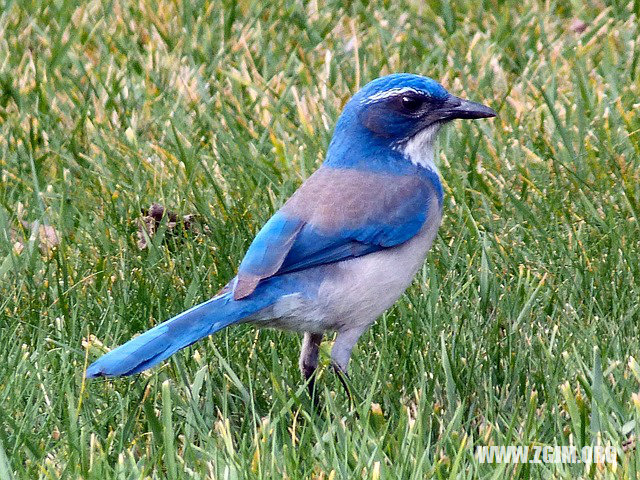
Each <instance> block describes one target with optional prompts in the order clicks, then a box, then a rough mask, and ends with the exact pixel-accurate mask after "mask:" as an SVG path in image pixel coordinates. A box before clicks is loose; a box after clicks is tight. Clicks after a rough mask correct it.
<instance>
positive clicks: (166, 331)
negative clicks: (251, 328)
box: [86, 293, 263, 378]
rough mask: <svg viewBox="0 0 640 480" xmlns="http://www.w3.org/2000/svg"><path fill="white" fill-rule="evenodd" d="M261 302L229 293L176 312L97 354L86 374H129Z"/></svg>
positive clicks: (242, 315) (235, 319)
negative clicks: (102, 354)
mask: <svg viewBox="0 0 640 480" xmlns="http://www.w3.org/2000/svg"><path fill="white" fill-rule="evenodd" d="M257 303H262V302H255V301H254V302H252V301H246V302H243V301H235V300H233V299H232V297H231V295H230V294H229V293H227V294H223V295H220V296H217V297H214V298H212V299H211V300H209V301H207V302H204V303H201V304H200V305H196V306H195V307H193V308H191V309H189V310H187V311H186V312H183V313H181V314H179V315H176V316H175V317H173V318H172V319H170V320H167V321H166V322H164V323H161V324H160V325H157V326H156V327H154V328H152V329H151V330H149V331H147V332H145V333H143V334H142V335H140V336H138V337H136V338H134V339H132V340H129V341H128V342H127V343H125V344H124V345H121V346H120V347H118V348H116V349H115V350H112V351H111V352H109V353H107V354H106V355H104V356H102V357H100V358H99V359H98V360H96V361H95V362H94V363H92V364H91V365H90V366H89V368H87V372H86V377H87V378H95V377H119V376H123V375H133V374H134V373H139V372H141V371H143V370H146V369H147V368H151V367H153V366H154V365H157V364H158V363H160V362H162V361H163V360H166V359H167V358H169V357H170V356H171V355H173V354H174V353H176V352H177V351H178V350H180V349H182V348H184V347H187V346H189V345H191V344H192V343H194V342H196V341H198V340H200V339H201V338H204V337H206V336H208V335H211V334H212V333H215V332H217V331H218V330H222V329H223V328H224V327H226V326H228V325H231V324H233V323H237V322H239V321H242V320H243V319H244V318H246V317H247V316H249V315H251V314H252V313H255V312H256V311H257V310H258V309H259V308H261V307H262V306H263V305H257Z"/></svg>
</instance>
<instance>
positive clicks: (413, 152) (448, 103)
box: [328, 73, 496, 166]
mask: <svg viewBox="0 0 640 480" xmlns="http://www.w3.org/2000/svg"><path fill="white" fill-rule="evenodd" d="M495 115H496V112H495V111H494V110H493V109H491V108H489V107H487V106H485V105H482V104H480V103H475V102H471V101H469V100H464V99H462V98H459V97H456V96H455V95H452V94H450V93H449V92H447V90H446V89H445V88H444V87H443V86H442V85H440V84H439V83H438V82H436V81H434V80H432V79H431V78H428V77H423V76H420V75H413V74H408V73H396V74H392V75H387V76H385V77H380V78H377V79H376V80H373V81H371V82H369V83H368V84H367V85H365V86H364V87H363V88H362V89H361V90H360V91H359V92H358V93H356V94H355V95H354V96H353V98H351V100H350V101H349V102H348V103H347V105H346V106H345V108H344V110H343V112H342V115H341V116H340V119H339V120H338V123H337V125H336V129H335V132H334V138H333V140H332V145H331V147H330V151H329V157H328V160H331V162H332V163H338V164H339V163H340V162H347V163H350V162H354V161H356V160H357V159H356V158H355V157H359V156H360V155H362V157H363V158H362V159H360V160H359V163H360V162H362V161H366V157H369V158H371V157H372V153H378V155H379V153H380V150H381V149H382V150H384V149H385V148H390V149H392V150H393V151H396V152H401V153H403V154H404V156H405V157H407V159H408V160H410V161H411V162H412V163H414V164H424V165H423V166H426V164H431V163H432V162H433V143H434V141H435V137H436V135H437V133H438V131H439V130H440V127H441V126H442V125H443V124H445V123H447V122H450V121H451V120H454V119H456V118H466V119H473V118H486V117H494V116H495ZM332 150H333V152H332ZM336 150H337V151H336ZM347 152H350V154H349V155H348V156H347V157H345V154H346V153H347Z"/></svg>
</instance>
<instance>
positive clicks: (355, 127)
mask: <svg viewBox="0 0 640 480" xmlns="http://www.w3.org/2000/svg"><path fill="white" fill-rule="evenodd" d="M495 115H496V113H495V112H494V111H493V110H492V109H491V108H489V107H486V106H484V105H481V104H479V103H474V102H470V101H468V100H463V99H461V98H458V97H456V96H454V95H451V94H450V93H449V92H447V91H446V90H445V89H444V87H442V86H441V85H440V84H439V83H437V82H435V81H434V80H432V79H430V78H427V77H422V76H419V75H412V74H406V73H401V74H393V75H388V76H385V77H381V78H378V79H376V80H373V81H372V82H370V83H368V84H367V85H365V86H364V88H362V89H361V90H360V91H359V92H358V93H356V94H355V95H354V96H353V98H351V100H350V101H349V102H348V103H347V104H346V106H345V108H344V110H343V112H342V115H341V116H340V118H339V119H338V123H337V124H336V127H335V132H334V134H333V138H332V140H331V143H330V145H329V150H328V152H327V156H326V159H325V161H324V163H323V164H322V166H321V167H320V168H319V169H318V170H317V171H316V172H315V173H313V174H312V175H311V176H310V177H309V178H308V179H307V180H306V181H305V182H304V183H303V184H302V186H301V187H300V188H299V189H298V190H297V191H296V192H295V193H294V194H293V196H292V197H291V198H290V199H289V200H288V201H287V202H286V203H285V204H284V205H283V206H282V208H281V209H280V210H278V211H277V212H276V213H275V214H274V215H273V217H271V219H270V220H269V221H268V222H267V223H266V224H265V225H264V227H262V230H260V231H259V232H258V234H257V235H256V237H255V239H254V240H253V243H252V244H251V246H250V247H249V249H248V251H247V253H246V255H245V257H244V259H243V260H242V263H241V264H240V267H239V268H238V274H237V275H236V276H235V278H233V279H232V280H231V281H230V282H229V283H228V284H227V285H226V286H225V287H224V288H223V289H222V290H221V291H220V292H219V293H218V294H217V295H216V296H215V297H213V298H212V299H210V300H208V301H206V302H204V303H202V304H200V305H197V306H195V307H193V308H191V309H190V310H187V311H186V312H183V313H181V314H179V315H177V316H175V317H173V318H172V319H170V320H167V321H166V322H164V323H162V324H160V325H158V326H156V327H155V328H152V329H151V330H149V331H147V332H145V333H143V334H142V335H140V336H138V337H136V338H134V339H132V340H130V341H129V342H127V343H125V344H124V345H122V346H120V347H118V348H116V349H115V350H113V351H111V352H109V353H107V354H106V355H104V356H103V357H101V358H100V359H98V360H97V361H96V362H94V363H93V364H92V365H91V366H89V368H88V369H87V372H86V376H87V377H88V378H93V377H100V376H108V377H112V376H121V375H132V374H134V373H138V372H141V371H143V370H145V369H147V368H150V367H152V366H154V365H156V364H158V363H160V362H162V361H163V360H165V359H166V358H168V357H169V356H171V355H173V354H174V353H175V352H177V351H178V350H180V349H182V348H184V347H186V346H188V345H191V344H192V343H194V342H196V341H197V340H199V339H201V338H203V337H206V336H207V335H211V334H213V333H215V332H217V331H219V330H221V329H223V328H224V327H227V326H229V325H232V324H237V323H244V322H249V323H252V324H254V325H256V326H258V327H276V328H281V329H285V330H293V331H296V332H301V333H303V334H304V338H303V342H302V352H301V354H300V362H299V365H300V370H301V371H302V373H303V375H304V376H305V378H306V379H307V381H308V386H309V389H310V391H313V375H314V372H315V370H316V367H317V365H318V347H319V345H320V342H321V341H322V337H323V334H324V332H326V331H333V332H337V336H336V339H335V343H334V345H333V349H332V351H331V362H332V364H333V366H334V368H335V369H336V371H337V372H338V373H339V374H346V371H347V364H348V363H349V358H350V356H351V350H352V349H353V346H354V345H355V343H356V342H357V340H358V338H360V336H361V335H362V333H363V332H364V331H365V330H366V329H367V328H368V327H369V325H371V324H372V323H373V322H374V321H375V320H376V318H377V317H378V316H380V315H381V314H382V313H383V312H384V311H385V310H386V309H387V308H389V307H390V306H391V305H392V304H393V303H394V302H395V301H396V300H397V299H398V297H400V295H401V294H402V293H403V292H404V291H405V289H406V288H407V287H408V286H409V284H410V283H411V281H412V279H413V276H414V275H415V274H416V272H417V271H418V269H419V268H420V267H421V266H422V264H423V262H424V260H425V257H426V255H427V251H428V250H429V247H430V246H431V244H432V242H433V240H434V238H435V236H436V232H437V230H438V227H439V225H440V220H441V218H442V195H443V191H442V184H441V183H440V178H439V175H438V171H437V169H436V166H435V162H434V142H435V139H436V136H437V134H438V131H439V130H440V128H441V127H442V125H443V124H445V123H447V122H449V121H451V120H453V119H456V118H469V119H473V118H485V117H493V116H495ZM340 378H341V380H342V377H340ZM343 383H344V382H343ZM347 391H348V390H347Z"/></svg>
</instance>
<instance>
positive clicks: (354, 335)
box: [331, 326, 367, 404]
mask: <svg viewBox="0 0 640 480" xmlns="http://www.w3.org/2000/svg"><path fill="white" fill-rule="evenodd" d="M366 328H367V327H366V326H365V327H358V328H352V329H350V330H344V331H341V332H338V335H337V336H336V341H335V342H334V344H333V348H332V349H331V364H332V365H333V369H334V370H335V372H336V374H337V375H338V378H339V379H340V383H342V386H343V387H344V390H345V392H347V397H348V398H349V404H351V400H352V399H351V391H350V390H349V385H348V384H347V379H348V378H349V375H348V374H347V367H348V366H349V359H350V358H351V350H353V347H354V345H355V344H356V342H357V341H358V339H359V338H360V335H362V333H363V332H364V331H365V330H366Z"/></svg>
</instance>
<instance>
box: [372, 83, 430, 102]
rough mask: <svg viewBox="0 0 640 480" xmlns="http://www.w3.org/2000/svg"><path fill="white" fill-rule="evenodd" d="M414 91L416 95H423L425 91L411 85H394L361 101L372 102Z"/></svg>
mask: <svg viewBox="0 0 640 480" xmlns="http://www.w3.org/2000/svg"><path fill="white" fill-rule="evenodd" d="M408 92H411V93H415V94H418V95H424V94H425V93H424V92H423V91H422V90H417V89H415V88H413V87H396V88H390V89H389V90H383V91H382V92H378V93H374V94H373V95H371V96H369V97H367V98H365V99H364V100H363V101H362V103H373V102H377V101H378V100H382V99H385V98H389V97H395V96H397V95H402V94H403V93H408Z"/></svg>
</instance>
